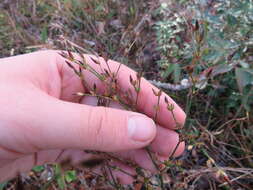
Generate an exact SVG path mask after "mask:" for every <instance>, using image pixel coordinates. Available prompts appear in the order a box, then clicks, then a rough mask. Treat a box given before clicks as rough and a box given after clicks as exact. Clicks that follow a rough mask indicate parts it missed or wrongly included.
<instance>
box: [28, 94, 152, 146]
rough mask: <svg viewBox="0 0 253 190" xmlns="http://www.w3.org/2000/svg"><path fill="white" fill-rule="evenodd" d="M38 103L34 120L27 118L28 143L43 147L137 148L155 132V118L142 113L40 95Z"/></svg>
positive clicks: (149, 140) (146, 143) (145, 142)
mask: <svg viewBox="0 0 253 190" xmlns="http://www.w3.org/2000/svg"><path fill="white" fill-rule="evenodd" d="M43 102H44V103H43ZM39 104H40V106H39V107H40V109H39V110H36V112H35V113H36V115H37V116H36V119H35V120H34V121H30V123H32V127H31V129H32V132H30V134H31V135H29V136H30V138H32V139H30V142H32V143H34V145H35V146H36V147H40V148H42V149H68V148H77V149H90V150H99V151H121V150H129V149H138V148H142V147H144V146H146V145H148V144H149V143H150V142H151V141H152V140H153V139H154V137H155V135H156V126H155V123H154V121H153V120H152V119H150V118H148V117H147V116H145V115H143V114H139V113H135V112H129V111H124V110H118V109H113V108H107V107H93V106H88V105H81V104H76V103H70V102H64V101H61V100H58V99H55V98H53V97H46V98H43V100H42V101H40V102H39ZM38 137H39V138H38Z"/></svg>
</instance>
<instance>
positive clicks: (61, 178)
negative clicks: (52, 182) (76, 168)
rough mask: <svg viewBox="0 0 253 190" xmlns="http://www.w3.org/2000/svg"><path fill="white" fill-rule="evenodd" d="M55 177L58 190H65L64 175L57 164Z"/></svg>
mask: <svg viewBox="0 0 253 190" xmlns="http://www.w3.org/2000/svg"><path fill="white" fill-rule="evenodd" d="M55 176H56V182H57V184H58V186H59V188H60V189H65V186H66V183H65V179H64V175H63V174H62V170H61V166H60V165H59V164H56V165H55Z"/></svg>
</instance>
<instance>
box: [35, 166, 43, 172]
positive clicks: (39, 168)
mask: <svg viewBox="0 0 253 190" xmlns="http://www.w3.org/2000/svg"><path fill="white" fill-rule="evenodd" d="M44 169H45V168H44V166H35V167H33V169H32V170H33V171H35V172H42V171H43V170H44Z"/></svg>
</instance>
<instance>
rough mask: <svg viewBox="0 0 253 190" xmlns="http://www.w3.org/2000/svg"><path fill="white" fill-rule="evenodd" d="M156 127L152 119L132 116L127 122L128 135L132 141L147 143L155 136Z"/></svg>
mask: <svg viewBox="0 0 253 190" xmlns="http://www.w3.org/2000/svg"><path fill="white" fill-rule="evenodd" d="M155 130H156V126H155V123H154V121H153V120H152V119H150V118H148V117H143V116H132V117H130V118H129V120H128V135H129V137H130V138H131V139H133V140H134V141H141V142H145V141H149V140H151V139H152V138H154V136H155Z"/></svg>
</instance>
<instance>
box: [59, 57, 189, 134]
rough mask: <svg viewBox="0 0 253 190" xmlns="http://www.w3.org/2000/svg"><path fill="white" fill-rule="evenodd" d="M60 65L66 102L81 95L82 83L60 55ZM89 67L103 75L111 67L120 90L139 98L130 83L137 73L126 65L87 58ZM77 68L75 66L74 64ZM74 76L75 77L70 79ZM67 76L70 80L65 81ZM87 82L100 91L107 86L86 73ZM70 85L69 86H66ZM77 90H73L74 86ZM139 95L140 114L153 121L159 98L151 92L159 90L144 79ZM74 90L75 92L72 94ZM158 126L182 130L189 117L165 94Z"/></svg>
mask: <svg viewBox="0 0 253 190" xmlns="http://www.w3.org/2000/svg"><path fill="white" fill-rule="evenodd" d="M75 56H76V58H77V59H81V58H80V57H79V56H78V55H75ZM57 60H58V61H57V63H58V65H60V68H61V73H62V78H63V79H64V80H62V86H64V89H63V92H62V97H63V99H66V97H68V98H70V94H73V93H76V91H77V89H79V91H83V89H82V88H81V84H80V81H79V82H77V81H78V80H79V79H78V77H76V76H75V77H72V78H71V77H70V76H73V75H75V73H74V72H73V70H72V69H71V68H69V67H68V66H67V64H66V63H65V59H63V58H62V57H61V56H60V55H58V58H57ZM85 60H86V63H87V64H89V65H90V66H91V67H93V68H94V69H95V70H96V71H97V72H98V73H101V72H104V69H106V70H108V66H109V67H110V70H111V72H114V73H116V74H117V79H118V84H119V86H120V89H121V91H122V92H123V93H125V92H127V91H129V90H130V92H131V97H132V100H133V101H135V98H136V92H135V90H134V88H133V86H132V84H131V83H130V79H129V78H130V76H131V77H132V78H133V80H136V72H134V71H133V70H132V69H130V68H128V67H127V66H125V65H122V64H120V63H118V62H116V61H112V60H109V61H108V62H107V63H106V62H105V60H104V59H103V58H98V57H95V56H90V55H85ZM94 60H97V61H96V62H99V63H100V64H97V63H95V62H94ZM74 65H75V64H74ZM71 73H72V75H71ZM66 76H68V77H66ZM70 78H71V80H72V81H75V83H74V82H71V83H70V82H69V79H70ZM84 78H85V81H86V83H87V87H89V86H90V87H92V86H93V85H94V84H96V85H97V88H98V91H100V92H101V91H103V89H104V86H103V83H102V82H101V81H100V80H99V79H98V78H97V77H96V76H95V75H94V74H92V73H91V72H89V71H87V70H85V71H84ZM67 83H68V84H69V85H66V84H67ZM73 85H74V86H76V87H74V86H73ZM140 89H141V90H140V93H139V98H138V102H137V108H138V110H139V111H140V112H142V113H145V114H147V115H148V116H149V117H154V115H155V112H156V111H155V109H154V106H156V105H157V99H158V97H157V96H155V95H154V94H153V91H152V89H154V90H155V91H156V92H158V89H157V88H156V87H154V86H153V85H151V84H150V83H149V82H148V81H147V80H145V79H142V80H141V85H140ZM73 90H75V91H73ZM165 97H166V98H167V100H168V103H169V104H172V105H173V106H174V109H173V113H172V112H171V111H168V109H167V103H165ZM157 116H158V117H157V122H158V123H159V124H160V125H162V126H164V127H167V128H171V129H173V128H175V127H178V125H181V126H183V124H184V121H185V118H186V115H185V113H184V112H183V110H182V109H181V108H180V107H179V106H178V105H177V104H176V103H175V102H174V101H173V100H172V99H171V98H170V97H169V96H167V95H165V94H164V93H163V94H162V95H161V100H160V106H159V113H158V114H157Z"/></svg>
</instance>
